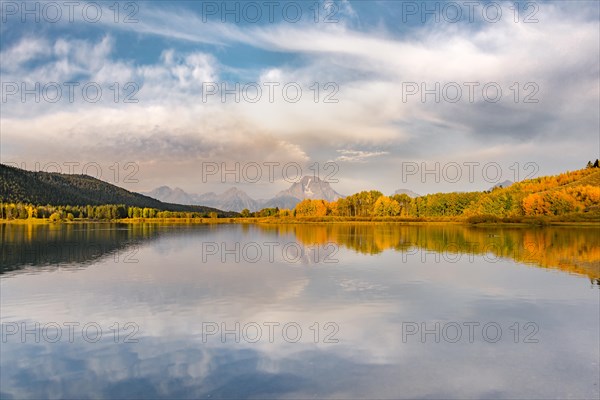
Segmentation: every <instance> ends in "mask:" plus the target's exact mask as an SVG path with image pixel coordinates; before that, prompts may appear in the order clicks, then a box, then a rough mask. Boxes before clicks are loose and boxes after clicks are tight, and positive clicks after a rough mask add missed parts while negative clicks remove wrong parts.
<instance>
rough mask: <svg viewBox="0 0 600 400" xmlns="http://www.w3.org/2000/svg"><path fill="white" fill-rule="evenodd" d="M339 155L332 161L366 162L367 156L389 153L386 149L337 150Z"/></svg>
mask: <svg viewBox="0 0 600 400" xmlns="http://www.w3.org/2000/svg"><path fill="white" fill-rule="evenodd" d="M338 153H341V154H342V155H341V156H338V157H337V158H335V160H334V161H340V162H358V163H364V162H367V159H368V158H372V157H377V156H382V155H385V154H389V152H387V151H362V150H338Z"/></svg>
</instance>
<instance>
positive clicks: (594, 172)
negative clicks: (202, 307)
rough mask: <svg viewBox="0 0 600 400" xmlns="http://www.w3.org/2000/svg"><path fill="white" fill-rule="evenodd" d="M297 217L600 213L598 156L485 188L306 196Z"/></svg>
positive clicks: (513, 215) (295, 210)
mask: <svg viewBox="0 0 600 400" xmlns="http://www.w3.org/2000/svg"><path fill="white" fill-rule="evenodd" d="M281 213H282V214H287V215H290V216H296V217H322V216H327V215H331V216H340V217H394V216H400V217H416V218H420V217H467V218H469V217H478V216H493V217H497V218H512V217H529V216H557V215H566V214H572V213H600V167H599V166H598V161H596V163H594V164H591V163H588V167H587V168H585V169H581V170H577V171H572V172H565V173H563V174H560V175H556V176H545V177H540V178H535V179H529V180H524V181H521V182H517V183H515V184H513V185H511V186H509V187H507V188H501V187H497V188H494V189H493V190H490V191H485V192H461V193H459V192H454V193H435V194H429V195H426V196H420V197H416V198H410V197H409V196H407V195H405V194H396V195H393V196H389V197H388V196H384V195H383V194H382V193H381V192H379V191H377V190H371V191H363V192H360V193H356V194H353V195H351V196H348V197H346V198H344V199H339V200H337V201H335V202H326V201H323V200H304V201H302V202H301V203H299V204H298V205H297V206H296V208H295V209H294V210H292V211H289V210H287V211H286V210H283V211H281Z"/></svg>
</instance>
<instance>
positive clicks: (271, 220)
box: [0, 217, 600, 228]
mask: <svg viewBox="0 0 600 400" xmlns="http://www.w3.org/2000/svg"><path fill="white" fill-rule="evenodd" d="M561 219H565V218H561ZM152 223H155V224H181V225H214V224H266V225H333V224H335V225H337V224H397V225H414V226H420V225H462V226H471V227H538V228H543V227H545V226H569V227H600V217H599V218H597V219H595V220H594V219H591V218H590V219H587V220H584V221H581V220H578V221H577V220H572V221H569V220H566V221H565V220H559V221H556V220H553V219H552V218H551V217H550V218H548V217H546V218H535V217H534V218H531V217H529V218H526V219H525V220H523V219H520V220H517V221H514V222H513V221H494V222H491V221H490V222H487V221H486V222H469V221H468V220H466V219H462V220H456V219H436V218H430V219H422V220H419V219H417V218H357V217H348V218H344V217H331V218H327V217H325V218H323V217H321V218H310V217H308V218H277V217H248V218H123V219H115V220H88V219H74V220H71V221H51V220H50V219H49V218H27V219H11V220H6V219H2V220H0V224H6V225H63V224H64V225H79V224H129V225H137V224H152Z"/></svg>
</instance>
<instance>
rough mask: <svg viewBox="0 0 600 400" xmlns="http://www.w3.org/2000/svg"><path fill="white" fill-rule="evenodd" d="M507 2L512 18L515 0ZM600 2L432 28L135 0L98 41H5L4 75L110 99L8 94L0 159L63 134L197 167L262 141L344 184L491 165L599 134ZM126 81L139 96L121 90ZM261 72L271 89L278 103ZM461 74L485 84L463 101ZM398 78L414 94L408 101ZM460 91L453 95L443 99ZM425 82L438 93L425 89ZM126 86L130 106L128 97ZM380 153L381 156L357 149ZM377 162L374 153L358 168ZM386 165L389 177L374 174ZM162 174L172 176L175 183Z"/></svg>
mask: <svg viewBox="0 0 600 400" xmlns="http://www.w3.org/2000/svg"><path fill="white" fill-rule="evenodd" d="M502 5H503V7H504V9H503V10H504V11H505V15H509V16H512V12H511V11H510V10H509V9H508V8H507V7H509V6H510V4H508V3H502ZM590 11H591V14H590ZM594 12H596V14H597V7H596V8H593V7H591V8H590V7H587V8H586V7H583V8H574V7H570V6H569V5H567V4H562V3H560V4H556V3H551V4H550V3H548V4H544V6H543V7H540V11H539V15H538V18H539V22H538V23H535V24H523V23H515V22H514V21H513V19H512V18H508V17H507V18H503V19H502V20H501V21H499V22H498V23H496V24H490V23H481V22H479V23H477V24H471V25H469V24H435V23H426V24H421V25H416V26H414V27H410V29H407V30H406V31H404V32H403V33H401V34H399V33H397V32H394V31H393V30H392V29H390V28H389V27H387V28H386V26H385V23H384V24H383V25H378V26H369V25H367V24H365V23H363V22H364V21H362V20H361V11H357V10H355V9H354V8H352V6H350V4H349V3H345V2H343V3H341V4H340V17H341V18H340V22H339V23H336V24H314V23H308V22H307V21H303V22H299V23H297V24H290V23H285V22H279V23H275V24H246V25H243V24H242V25H233V24H224V23H220V22H218V21H203V19H202V16H201V15H200V14H198V13H197V12H195V11H194V10H192V9H189V10H186V9H183V8H161V9H159V8H156V7H154V6H148V7H143V9H140V13H141V14H140V15H139V18H138V19H139V23H136V24H111V25H110V26H111V30H110V33H109V34H108V35H106V34H104V35H102V36H100V37H93V36H89V37H85V36H83V37H82V38H80V39H73V38H72V37H70V36H68V35H63V34H60V33H58V34H56V35H48V36H47V38H45V39H40V38H37V37H35V36H31V35H30V34H28V35H25V34H24V35H23V36H22V38H21V39H20V40H17V41H15V42H14V43H13V44H12V45H10V46H8V47H7V48H3V49H2V57H3V59H4V60H9V59H10V60H11V62H10V63H3V65H2V80H3V82H6V81H9V82H10V81H14V82H20V81H27V82H35V81H38V82H42V83H44V82H52V81H54V82H68V81H73V80H76V81H79V82H82V83H83V82H87V81H92V82H98V83H99V84H100V85H101V86H102V88H103V96H102V99H101V100H100V101H98V102H97V103H89V102H85V101H81V92H80V91H76V95H77V98H76V101H75V102H73V103H70V102H68V101H65V99H63V101H61V102H58V103H56V104H49V103H48V102H44V101H42V102H40V103H35V102H32V101H28V102H27V103H25V104H24V103H22V102H21V101H18V100H20V99H19V96H14V98H12V99H11V100H15V99H16V100H15V101H9V102H8V103H5V104H3V113H2V121H1V124H2V128H3V137H2V141H3V146H2V156H3V159H5V158H7V157H8V158H13V159H19V158H25V157H26V156H28V155H29V154H31V153H30V152H32V150H28V149H27V148H26V147H24V146H22V145H21V143H25V141H26V140H30V139H31V140H32V141H34V140H38V141H39V140H41V141H44V142H46V143H47V145H48V146H49V147H50V148H52V151H51V152H50V153H53V154H58V153H61V152H62V150H61V149H60V148H58V149H54V147H55V146H56V147H58V145H57V144H58V143H60V144H61V146H63V147H64V146H65V145H64V143H68V144H69V146H72V148H73V149H77V148H82V149H84V148H86V146H88V147H89V148H98V149H104V150H102V151H99V152H96V153H94V154H104V153H106V154H112V155H116V154H119V155H120V156H122V157H125V158H129V159H131V158H148V159H153V160H154V161H155V162H157V163H158V162H160V161H159V160H160V159H162V160H177V162H181V163H184V164H186V163H187V164H190V165H191V164H193V162H194V161H195V160H198V159H199V158H202V157H207V156H210V157H224V158H227V159H233V158H236V157H237V158H239V159H247V158H248V155H251V156H252V157H258V158H260V157H261V152H260V150H259V149H258V146H264V148H265V152H264V154H266V156H265V157H267V156H268V157H273V156H274V155H276V156H275V157H279V158H280V159H279V160H277V161H281V162H285V161H286V160H288V157H289V160H292V159H294V160H298V159H301V160H306V159H313V161H315V160H316V161H322V162H325V161H327V160H332V159H333V160H336V161H340V162H342V163H343V165H344V168H343V170H342V171H340V174H343V175H344V176H340V178H342V179H341V180H344V179H346V180H347V181H348V182H372V183H373V184H375V185H382V184H386V183H385V182H386V180H389V179H393V178H394V177H393V174H392V173H391V172H389V176H386V174H388V172H386V171H393V170H394V165H393V164H389V165H388V164H386V163H388V162H395V161H393V160H402V161H406V160H414V161H421V160H428V159H429V160H431V159H432V158H438V159H442V158H443V159H447V158H448V157H449V155H450V157H451V155H453V154H456V155H458V154H460V155H461V157H468V155H469V154H473V155H475V154H483V153H484V150H485V149H486V148H496V149H501V150H499V152H498V153H497V155H496V157H497V158H498V160H496V161H504V162H505V163H506V165H510V162H509V161H510V160H513V161H514V158H515V154H516V152H515V151H512V150H511V148H520V149H525V148H530V146H528V145H529V144H531V143H537V146H539V148H540V149H542V150H540V153H539V154H545V153H544V149H546V150H548V151H549V150H552V151H557V150H556V149H560V148H561V145H560V144H561V143H562V144H563V145H564V146H568V143H569V141H572V140H574V139H575V138H576V140H578V141H579V142H582V143H586V142H587V143H597V141H598V139H597V135H596V133H597V131H598V129H599V127H598V111H597V110H598V108H599V107H600V104H599V101H600V100H599V96H598V92H599V89H600V80H599V73H600V71H599V66H598V62H597V60H598V58H599V57H600V54H599V50H598V48H599V39H598V37H597V29H598V21H597V19H593V18H591V17H589V15H593V14H594ZM109 22H110V21H108V20H107V21H104V25H102V26H104V27H108V26H109ZM84 28H85V27H84V26H81V29H84ZM132 34H133V35H137V36H136V37H138V38H143V39H145V40H148V39H150V40H152V42H153V44H154V43H155V46H156V47H157V48H158V50H159V52H158V55H157V56H156V57H155V58H152V57H140V55H139V54H130V53H127V52H124V51H123V50H122V47H123V46H124V45H126V41H127V40H131V39H130V38H131V35H132ZM238 52H239V54H238ZM274 55H285V57H284V58H281V59H279V58H276V57H275V56H274ZM271 57H274V58H271ZM249 60H251V61H252V62H258V61H260V64H259V65H258V66H257V65H254V64H252V63H249V62H248V61H249ZM517 65H518V68H515V66H517ZM129 82H135V83H136V84H138V85H139V87H138V90H133V91H132V90H131V87H129V88H126V87H125V85H126V84H127V83H129ZM206 82H215V83H217V84H224V85H225V87H226V88H229V89H231V88H234V87H235V84H236V83H237V84H239V85H240V87H242V88H243V87H244V85H246V84H248V83H256V84H258V85H259V86H260V87H261V88H262V96H261V97H260V98H259V99H258V101H256V102H250V101H246V100H245V98H244V96H243V95H240V94H239V93H237V94H229V95H226V96H225V101H224V102H223V96H222V92H219V93H216V94H214V95H213V96H210V98H209V99H208V101H206V99H205V98H203V96H202V94H203V93H202V92H203V88H204V87H203V83H206ZM268 82H275V83H277V84H278V86H276V87H275V89H274V92H273V94H274V96H275V99H274V101H270V99H269V95H268V94H269V88H268V87H266V86H265V84H266V83H268ZM467 82H476V83H477V84H478V85H476V86H475V89H474V91H473V93H472V94H473V96H474V98H473V100H472V101H471V100H470V96H471V93H470V92H469V90H470V89H469V86H467V85H466V83H467ZM115 83H119V84H120V86H119V88H118V90H119V93H118V94H119V96H118V99H117V100H118V101H115V100H114V94H115V93H114V86H112V87H113V88H112V89H111V85H114V84H115ZM289 83H293V84H297V85H299V86H300V87H301V88H302V96H301V98H300V100H299V101H298V102H295V103H292V102H290V101H286V100H285V96H284V93H283V88H284V87H285V85H286V84H289ZM489 83H491V84H493V85H495V86H496V87H499V88H500V89H501V90H502V97H501V99H500V101H498V102H491V101H488V99H486V97H485V93H484V90H483V88H484V87H485V85H486V84H489ZM515 83H517V85H516V86H515ZM407 85H416V86H411V88H413V89H414V88H417V90H418V91H417V92H416V93H415V94H410V95H408V94H407V89H408V86H407ZM436 85H437V86H436ZM448 85H449V86H448ZM448 87H449V88H450V89H451V90H450V92H448V91H447V88H448ZM456 87H459V88H460V90H461V91H462V97H461V98H460V100H459V101H457V102H451V101H447V100H446V98H447V95H448V93H451V92H452V89H453V88H456ZM434 88H435V90H434V91H435V92H436V93H429V94H425V95H423V93H424V90H430V91H431V90H432V89H434ZM492 89H493V88H492ZM77 90H79V88H78V89H77ZM492 93H493V90H492ZM127 95H132V96H133V98H134V99H136V100H137V101H138V102H137V103H134V104H126V103H124V102H123V100H124V98H125V97H126V96H127ZM236 97H237V98H238V99H240V100H238V101H235V99H236ZM326 99H327V100H334V101H332V102H326V101H325V100H326ZM526 99H534V100H537V103H536V102H532V103H525V102H524V101H525V100H526ZM565 132H568V133H569V135H568V136H567V135H565ZM541 140H543V143H542V142H541ZM505 144H507V146H501V145H505ZM520 145H524V146H522V147H518V146H520ZM69 146H67V147H69ZM589 147H590V148H593V147H594V146H589ZM381 148H385V149H386V151H385V152H381V151H377V150H356V149H381ZM19 149H20V150H19ZM340 149H344V150H342V151H340ZM19 151H20V153H19ZM80 154H81V152H80ZM153 154H154V157H152V155H153ZM523 154H525V153H523ZM539 154H537V155H536V157H537V156H538V155H539ZM159 155H160V156H159ZM381 155H387V157H379V156H381ZM558 155H560V156H561V157H562V161H561V163H564V164H562V165H564V168H563V169H567V168H568V169H572V168H574V167H577V166H579V164H577V165H575V163H578V162H579V155H576V154H573V155H567V156H566V158H564V156H565V155H564V153H563V152H560V151H559V152H558V153H556V154H555V155H554V156H555V157H556V156H558ZM375 157H378V159H377V160H378V163H368V162H366V161H367V160H374V159H375ZM540 157H542V156H540ZM584 158H593V155H592V154H591V155H589V156H585V157H584ZM184 159H185V160H187V161H186V162H184V161H183V160H184ZM542 159H546V157H545V156H543V157H542ZM353 164H360V165H361V168H354V167H353ZM376 164H377V165H376ZM383 164H385V165H386V166H387V167H388V168H386V171H384V172H381V171H380V168H379V169H376V167H381V165H383ZM555 165H556V164H555V163H552V165H551V166H548V168H554V166H555ZM396 169H397V167H396ZM166 171H167V170H165V172H164V173H163V174H162V176H163V180H164V182H165V183H167V182H169V181H170V180H171V179H176V177H173V176H169V175H167V173H166ZM543 172H544V168H542V169H541V172H540V173H543ZM183 186H185V185H183ZM393 186H397V185H395V184H394V185H392V187H390V188H389V189H390V190H393V189H394V187H393ZM358 189H360V188H358V187H356V188H343V189H340V190H343V191H345V192H348V193H350V192H352V191H354V190H358ZM413 189H415V190H416V189H418V190H417V191H421V192H427V191H429V190H428V189H422V188H413ZM463 190H464V188H463Z"/></svg>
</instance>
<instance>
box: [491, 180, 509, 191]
mask: <svg viewBox="0 0 600 400" xmlns="http://www.w3.org/2000/svg"><path fill="white" fill-rule="evenodd" d="M513 183H514V182H513V181H510V180H508V179H507V180H505V181H504V182H500V183H496V184H495V185H494V186H492V187H491V188H489V189H488V190H490V191H491V190H494V189H496V188H507V187H509V186H510V185H512V184H513Z"/></svg>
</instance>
